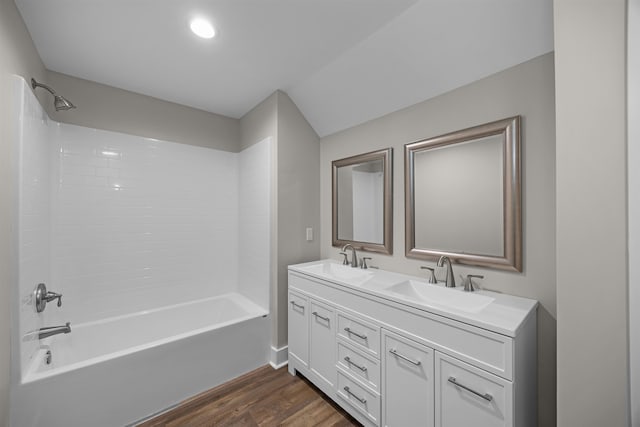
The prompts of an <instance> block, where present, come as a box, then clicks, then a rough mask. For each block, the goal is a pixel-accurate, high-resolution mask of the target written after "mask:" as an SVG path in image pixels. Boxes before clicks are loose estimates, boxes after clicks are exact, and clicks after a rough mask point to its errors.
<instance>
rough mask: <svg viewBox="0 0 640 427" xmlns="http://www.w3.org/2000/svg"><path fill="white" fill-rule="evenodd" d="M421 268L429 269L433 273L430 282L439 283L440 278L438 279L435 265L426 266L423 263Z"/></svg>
mask: <svg viewBox="0 0 640 427" xmlns="http://www.w3.org/2000/svg"><path fill="white" fill-rule="evenodd" d="M420 268H421V269H422V270H429V271H430V272H431V274H430V275H429V283H438V280H437V279H436V269H435V268H433V267H426V266H424V265H421V266H420Z"/></svg>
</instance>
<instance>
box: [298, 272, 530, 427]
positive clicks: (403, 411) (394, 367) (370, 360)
mask: <svg viewBox="0 0 640 427" xmlns="http://www.w3.org/2000/svg"><path fill="white" fill-rule="evenodd" d="M318 270H320V269H318ZM347 273H348V272H345V275H346V274H347ZM374 274H375V273H374ZM384 274H385V276H383V278H384V279H385V280H387V276H389V275H392V273H389V272H385V273H384ZM393 274H395V273H393ZM392 278H395V276H393V277H392ZM402 279H403V278H397V280H402ZM369 283H370V285H369V287H365V286H364V285H362V284H358V285H353V286H351V285H349V284H348V283H340V281H338V280H328V279H326V278H322V277H318V276H317V275H314V274H308V273H307V272H306V271H305V270H304V269H303V268H298V267H297V266H290V267H289V302H290V305H289V372H290V373H291V374H292V375H294V374H295V373H296V372H299V373H300V374H302V375H304V376H305V377H307V378H308V379H309V380H310V381H312V382H313V383H314V384H316V385H317V386H318V387H319V388H320V389H321V390H322V391H323V392H324V393H325V394H327V396H329V397H330V398H331V399H333V400H334V401H336V402H337V403H338V404H339V405H340V406H342V407H343V408H344V409H345V410H346V411H348V412H349V413H350V414H351V415H352V416H353V417H354V418H356V419H357V420H358V421H359V422H361V423H362V424H363V425H365V426H371V427H373V426H375V427H380V426H385V427H418V426H426V427H432V426H437V427H442V426H446V427H459V426H465V425H473V426H487V427H505V426H509V427H529V426H535V425H536V411H537V405H536V311H535V307H536V304H537V303H536V302H535V301H532V300H525V299H523V298H517V297H511V296H501V295H499V294H493V293H485V295H490V296H491V297H492V298H495V301H496V302H495V305H494V306H492V307H489V308H488V309H487V310H485V312H483V313H481V314H469V315H466V314H464V313H461V312H457V313H456V312H452V313H451V315H450V316H449V315H447V314H448V313H447V311H446V310H439V309H437V308H434V309H431V308H429V307H421V306H418V305H417V304H416V305H413V304H408V303H407V301H402V300H398V299H396V298H394V297H393V295H389V294H386V293H385V292H384V289H385V287H384V286H387V287H388V285H386V284H385V283H384V282H383V281H382V279H381V280H380V281H376V279H375V278H374V279H372V280H371V281H370V282H369ZM376 284H378V285H376ZM383 285H384V286H383ZM375 286H378V287H377V288H376V287H375ZM452 292H455V291H452ZM294 303H295V304H294ZM300 306H304V307H305V308H304V309H301V308H300ZM503 313H505V314H503ZM514 313H518V316H521V318H516V317H517V316H515V317H514ZM501 315H503V316H507V317H508V316H511V317H510V318H509V319H511V320H510V321H511V323H509V324H507V327H503V325H504V324H506V323H504V324H497V326H495V327H494V326H493V325H492V323H490V322H491V321H493V320H492V319H495V318H497V317H499V316H501ZM483 316H484V317H483ZM485 319H488V320H485ZM514 319H515V320H514ZM511 325H515V326H514V327H512V326H511ZM305 331H306V334H305Z"/></svg>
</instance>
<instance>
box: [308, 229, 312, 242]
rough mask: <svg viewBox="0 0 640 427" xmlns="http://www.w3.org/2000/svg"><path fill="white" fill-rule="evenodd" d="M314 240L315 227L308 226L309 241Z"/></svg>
mask: <svg viewBox="0 0 640 427" xmlns="http://www.w3.org/2000/svg"><path fill="white" fill-rule="evenodd" d="M312 240H313V227H307V242H310V241H312Z"/></svg>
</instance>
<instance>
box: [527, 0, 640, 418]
mask: <svg viewBox="0 0 640 427" xmlns="http://www.w3.org/2000/svg"><path fill="white" fill-rule="evenodd" d="M626 5H627V1H626V0H593V1H587V2H579V1H575V0H555V1H554V26H555V29H554V30H555V31H554V32H555V57H556V67H555V76H556V170H557V175H556V182H557V185H556V196H557V198H556V203H557V211H556V222H557V240H556V251H557V263H556V264H557V299H558V425H560V426H584V427H589V426H593V427H600V426H627V425H629V416H628V414H629V402H628V399H629V394H628V389H629V387H628V384H629V359H628V356H629V341H628V337H629V329H628V315H627V313H628V291H629V287H628V261H627V249H628V244H627V232H628V230H627V213H628V210H627V171H626V166H627V156H626V154H627V153H626V151H627V141H626V132H627V124H626V117H627V111H626V93H627V88H626V82H625V81H626V70H627V66H626V61H625V58H626V45H625V40H626V37H627V34H626ZM525 155H526V154H525ZM634 167H636V168H637V165H635V166H634Z"/></svg>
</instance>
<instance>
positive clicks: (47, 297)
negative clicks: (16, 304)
mask: <svg viewBox="0 0 640 427" xmlns="http://www.w3.org/2000/svg"><path fill="white" fill-rule="evenodd" d="M33 295H34V300H35V306H36V311H37V312H38V313H42V312H43V311H44V309H45V308H46V307H47V303H48V302H51V301H53V300H54V299H57V300H58V304H57V306H58V307H62V294H58V293H56V292H51V291H47V286H46V285H45V284H44V283H39V284H38V286H36V290H35V291H33Z"/></svg>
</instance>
